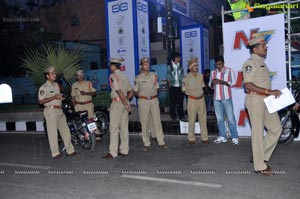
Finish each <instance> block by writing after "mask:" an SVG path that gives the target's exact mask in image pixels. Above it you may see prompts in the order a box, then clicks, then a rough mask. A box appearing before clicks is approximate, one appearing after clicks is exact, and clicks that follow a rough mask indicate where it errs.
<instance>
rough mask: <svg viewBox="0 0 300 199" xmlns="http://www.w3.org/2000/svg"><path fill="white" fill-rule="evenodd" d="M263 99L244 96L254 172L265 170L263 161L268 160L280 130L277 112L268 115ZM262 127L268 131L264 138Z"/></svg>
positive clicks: (258, 96)
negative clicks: (248, 121) (248, 120)
mask: <svg viewBox="0 0 300 199" xmlns="http://www.w3.org/2000/svg"><path fill="white" fill-rule="evenodd" d="M263 99H264V96H260V95H251V94H250V95H249V94H248V95H247V96H246V107H247V109H248V113H249V117H250V122H251V128H252V130H251V133H252V138H251V139H252V140H251V141H252V153H253V163H254V170H255V171H260V170H264V169H266V168H267V165H266V163H265V162H264V161H265V160H266V161H268V160H269V159H270V157H271V155H272V153H273V151H274V149H275V147H276V145H277V142H278V139H279V136H280V134H281V130H282V127H281V123H280V119H279V116H278V114H277V112H276V113H273V114H270V113H269V111H268V110H267V108H266V105H265V103H264V100H263ZM264 127H266V128H267V130H268V132H267V135H266V136H265V137H264Z"/></svg>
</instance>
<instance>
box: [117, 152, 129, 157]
mask: <svg viewBox="0 0 300 199" xmlns="http://www.w3.org/2000/svg"><path fill="white" fill-rule="evenodd" d="M118 156H122V157H128V154H124V153H120V152H119V153H118Z"/></svg>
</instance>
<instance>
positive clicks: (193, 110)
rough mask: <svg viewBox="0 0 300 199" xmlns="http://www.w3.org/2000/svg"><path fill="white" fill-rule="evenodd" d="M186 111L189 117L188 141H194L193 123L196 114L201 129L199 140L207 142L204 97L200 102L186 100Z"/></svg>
mask: <svg viewBox="0 0 300 199" xmlns="http://www.w3.org/2000/svg"><path fill="white" fill-rule="evenodd" d="M187 111H188V116H189V126H188V127H189V133H188V139H189V141H195V140H196V137H195V121H196V116H197V114H198V118H199V123H200V129H201V139H202V141H205V140H208V133H207V124H206V120H207V118H206V105H205V101H204V97H202V99H200V100H195V99H190V98H188V103H187Z"/></svg>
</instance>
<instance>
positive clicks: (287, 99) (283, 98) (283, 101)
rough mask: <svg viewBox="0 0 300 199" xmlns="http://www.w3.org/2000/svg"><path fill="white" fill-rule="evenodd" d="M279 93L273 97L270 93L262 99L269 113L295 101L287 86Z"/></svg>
mask: <svg viewBox="0 0 300 199" xmlns="http://www.w3.org/2000/svg"><path fill="white" fill-rule="evenodd" d="M281 93H282V94H281V95H280V96H279V97H278V98H275V96H274V95H270V96H269V97H266V98H265V99H264V101H265V104H266V106H267V109H268V111H269V113H275V112H276V111H279V110H280V109H283V108H285V107H287V106H289V105H291V104H294V103H295V98H294V96H293V94H292V93H291V91H290V90H289V89H288V88H284V89H282V90H281Z"/></svg>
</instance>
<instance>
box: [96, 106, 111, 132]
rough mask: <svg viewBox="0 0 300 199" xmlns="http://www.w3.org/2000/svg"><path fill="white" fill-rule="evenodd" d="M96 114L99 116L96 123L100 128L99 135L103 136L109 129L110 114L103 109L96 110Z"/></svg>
mask: <svg viewBox="0 0 300 199" xmlns="http://www.w3.org/2000/svg"><path fill="white" fill-rule="evenodd" d="M95 115H96V117H97V121H96V124H97V128H98V130H99V136H100V137H103V136H105V135H106V134H107V133H108V131H109V119H108V115H107V114H106V113H105V112H103V111H101V110H97V111H95Z"/></svg>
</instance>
